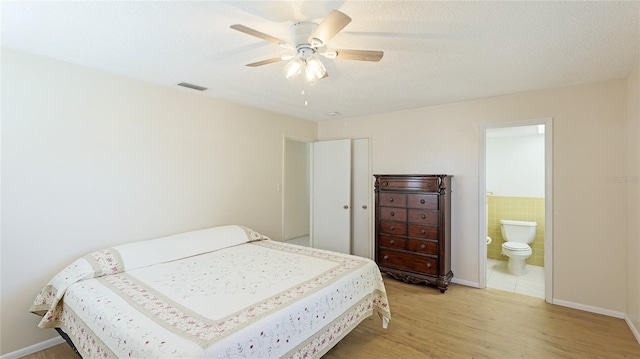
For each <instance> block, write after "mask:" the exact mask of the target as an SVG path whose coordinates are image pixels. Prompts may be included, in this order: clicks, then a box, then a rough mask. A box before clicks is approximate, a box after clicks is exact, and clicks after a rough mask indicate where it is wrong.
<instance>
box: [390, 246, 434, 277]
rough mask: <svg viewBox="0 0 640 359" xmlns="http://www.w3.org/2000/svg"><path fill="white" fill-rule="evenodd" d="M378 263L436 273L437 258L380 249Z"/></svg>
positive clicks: (419, 271) (425, 272)
mask: <svg viewBox="0 0 640 359" xmlns="http://www.w3.org/2000/svg"><path fill="white" fill-rule="evenodd" d="M378 263H379V264H380V265H382V266H387V267H393V268H397V269H403V270H408V271H412V272H417V273H424V274H437V273H438V259H437V258H431V257H427V256H423V255H420V254H411V253H407V252H400V251H393V250H385V249H380V251H379V253H378Z"/></svg>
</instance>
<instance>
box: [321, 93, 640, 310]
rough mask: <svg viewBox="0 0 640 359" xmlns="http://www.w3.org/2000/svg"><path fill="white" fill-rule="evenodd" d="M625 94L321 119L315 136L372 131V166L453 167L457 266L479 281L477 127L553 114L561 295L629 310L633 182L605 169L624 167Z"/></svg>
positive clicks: (549, 96)
mask: <svg viewBox="0 0 640 359" xmlns="http://www.w3.org/2000/svg"><path fill="white" fill-rule="evenodd" d="M625 99H626V85H625V82H624V81H613V82H606V83H599V84H593V85H585V86H576V87H568V88H560V89H552V90H546V91H537V92H531V93H523V94H514V95H509V96H502V97H496V98H488V99H482V100H476V101H466V102H461V103H455V104H448V105H441V106H432V107H427V108H419V109H414V110H408V111H399V112H393V113H386V114H379V115H373V116H365V117H359V118H353V119H345V120H334V121H329V122H320V123H319V124H318V137H319V139H320V140H322V139H326V138H349V137H350V138H360V137H369V138H371V141H372V144H371V148H372V170H373V173H444V174H451V175H454V177H453V184H452V187H453V193H452V258H451V259H452V270H453V273H454V275H455V278H457V279H459V280H463V281H467V282H471V283H478V281H479V278H478V275H479V273H478V261H479V253H478V252H479V241H480V240H481V239H479V238H478V232H479V230H478V198H479V196H478V195H479V193H478V190H479V184H478V163H479V157H480V156H479V155H480V154H479V138H480V137H479V131H480V126H481V124H486V123H491V122H505V121H510V120H514V121H515V120H527V119H536V118H545V117H552V118H553V137H554V143H553V148H554V154H553V161H554V162H553V175H554V178H553V189H554V197H553V198H554V203H553V216H554V217H553V224H554V228H553V241H554V257H553V261H554V266H553V268H554V275H553V283H554V287H553V295H554V298H556V299H560V300H563V301H565V302H571V303H578V304H582V305H583V306H584V305H586V306H591V307H595V308H601V309H603V310H606V311H613V312H617V313H623V312H624V309H625V295H626V290H625V284H626V281H625V270H626V267H625V261H624V258H625V256H626V254H625V247H626V240H625V232H626V230H625V228H626V206H624V205H621V204H622V203H625V196H626V190H625V188H624V187H623V186H620V185H617V184H612V183H610V182H608V178H609V177H610V176H614V175H616V174H618V173H623V172H624V169H625V145H624V138H625ZM635 101H637V98H636V99H635ZM482 240H484V238H483V239H482ZM603 240H606V245H605V244H604V243H603ZM576 248H578V249H576ZM603 248H606V250H603Z"/></svg>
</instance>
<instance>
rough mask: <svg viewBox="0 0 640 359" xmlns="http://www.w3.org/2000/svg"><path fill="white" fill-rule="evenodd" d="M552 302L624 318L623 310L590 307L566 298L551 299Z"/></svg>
mask: <svg viewBox="0 0 640 359" xmlns="http://www.w3.org/2000/svg"><path fill="white" fill-rule="evenodd" d="M553 304H556V305H561V306H563V307H569V308H573V309H579V310H584V311H585V312H591V313H596V314H602V315H606V316H609V317H614V318H620V319H624V317H625V314H624V313H623V312H616V311H615V310H609V309H604V308H599V307H592V306H590V305H584V304H580V303H574V302H568V301H566V300H560V299H553Z"/></svg>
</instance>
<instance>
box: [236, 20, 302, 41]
mask: <svg viewBox="0 0 640 359" xmlns="http://www.w3.org/2000/svg"><path fill="white" fill-rule="evenodd" d="M230 28H232V29H234V30H237V31H240V32H244V33H245V34H247V35H251V36H255V37H257V38H260V39H262V40H267V41H269V42H272V43H274V44H276V45H280V44H283V45H289V46H291V44H289V43H288V42H286V41H284V40H280V39H278V38H277V37H273V36H271V35H267V34H265V33H263V32H260V31H258V30H254V29H252V28H250V27H246V26H244V25H240V24H236V25H231V26H230Z"/></svg>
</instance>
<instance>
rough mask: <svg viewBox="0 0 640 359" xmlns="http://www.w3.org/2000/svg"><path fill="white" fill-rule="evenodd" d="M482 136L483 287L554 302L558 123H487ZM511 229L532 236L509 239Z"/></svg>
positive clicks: (481, 254)
mask: <svg viewBox="0 0 640 359" xmlns="http://www.w3.org/2000/svg"><path fill="white" fill-rule="evenodd" d="M480 132H481V141H480V142H481V147H482V148H481V151H480V153H481V160H480V196H479V204H480V207H479V213H480V216H479V217H480V218H479V219H480V222H479V223H480V226H479V227H480V231H479V246H480V247H479V248H480V250H479V254H480V258H479V274H480V276H479V279H480V280H479V284H480V287H481V288H486V287H489V288H495V289H500V290H506V291H511V292H515V293H519V294H524V295H529V296H534V297H539V298H543V299H545V300H546V301H547V302H549V303H551V301H552V297H553V294H552V289H553V282H552V281H553V276H552V273H553V268H552V263H553V262H552V230H551V229H552V225H553V224H552V207H551V203H552V181H551V179H552V158H553V156H552V154H553V148H552V145H553V141H552V135H553V134H552V119H551V118H542V119H534V120H526V121H511V122H506V123H493V124H486V125H483V126H482V128H481V131H480ZM508 221H510V222H508ZM501 222H502V223H501ZM505 224H507V225H506V226H505ZM509 225H517V226H516V227H509ZM503 226H504V228H503ZM511 228H514V229H516V230H518V231H521V230H522V231H524V230H525V229H526V230H527V231H528V233H529V235H528V236H524V237H523V238H522V239H520V238H511V237H509V236H507V237H509V238H510V239H507V238H505V231H504V230H503V229H511ZM523 233H524V232H523ZM514 237H515V236H514ZM507 242H508V243H507ZM517 242H523V243H517ZM505 243H507V244H505ZM516 247H517V250H515V249H514V250H512V249H511V248H516ZM518 268H522V269H518Z"/></svg>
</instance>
